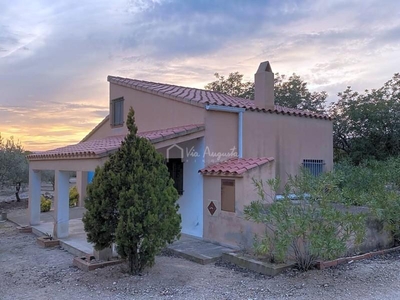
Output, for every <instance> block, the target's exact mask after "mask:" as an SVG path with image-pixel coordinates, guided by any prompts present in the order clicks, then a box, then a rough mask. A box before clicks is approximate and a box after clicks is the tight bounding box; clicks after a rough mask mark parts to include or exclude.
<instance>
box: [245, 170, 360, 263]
mask: <svg viewBox="0 0 400 300" xmlns="http://www.w3.org/2000/svg"><path fill="white" fill-rule="evenodd" d="M254 184H255V186H256V188H257V191H258V194H259V197H260V200H258V201H254V202H252V203H251V204H250V205H249V206H246V207H245V211H244V212H245V216H246V219H248V220H252V221H255V222H257V223H262V224H265V225H266V228H267V233H266V235H265V236H263V237H262V238H261V239H259V238H258V237H255V250H256V253H258V254H261V255H266V256H267V257H268V258H269V259H270V260H271V261H272V262H285V261H287V260H289V259H291V258H294V259H295V261H296V263H297V266H298V267H299V268H300V269H301V270H308V269H310V268H311V267H312V266H313V265H314V264H315V263H316V261H317V260H318V259H333V258H337V257H339V256H340V255H342V254H344V253H345V252H346V250H347V247H346V243H347V242H348V241H349V240H350V238H352V237H355V240H356V243H359V242H361V241H362V239H363V237H364V233H365V215H363V214H352V213H351V212H349V211H348V209H346V207H344V206H343V207H338V206H337V202H339V199H338V197H339V196H340V193H338V182H336V180H335V177H334V176H333V175H332V174H331V173H326V174H323V175H321V176H319V177H313V176H312V175H311V174H309V173H308V172H306V171H304V170H303V171H302V172H301V174H300V175H298V176H295V177H292V176H290V177H289V179H288V183H287V184H286V185H285V190H284V193H283V199H282V200H275V194H276V191H277V189H278V187H279V186H280V181H279V179H271V180H268V181H267V184H268V185H269V186H270V187H271V189H272V190H273V192H274V193H273V195H267V194H266V192H265V189H264V183H263V181H257V180H254ZM293 194H295V195H296V196H297V197H296V200H294V199H293ZM271 201H272V203H271Z"/></svg>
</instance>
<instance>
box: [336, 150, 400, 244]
mask: <svg viewBox="0 0 400 300" xmlns="http://www.w3.org/2000/svg"><path fill="white" fill-rule="evenodd" d="M333 175H334V177H335V180H337V181H338V182H339V185H338V186H339V190H338V193H340V195H341V201H342V202H343V203H346V204H351V205H358V206H366V207H368V208H369V209H370V212H371V214H372V215H373V216H374V217H375V218H377V219H378V220H380V221H382V222H383V224H384V226H385V229H386V230H389V231H391V232H392V233H393V235H394V237H395V239H396V240H398V241H399V240H400V157H397V158H396V157H392V158H389V159H387V160H385V161H376V160H366V161H364V162H363V163H361V164H360V165H358V166H354V165H352V164H350V163H349V162H341V163H339V164H337V165H336V166H335V170H334V172H333Z"/></svg>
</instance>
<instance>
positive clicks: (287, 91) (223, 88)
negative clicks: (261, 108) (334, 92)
mask: <svg viewBox="0 0 400 300" xmlns="http://www.w3.org/2000/svg"><path fill="white" fill-rule="evenodd" d="M214 75H215V77H216V78H217V80H216V81H213V82H210V83H209V84H207V85H206V86H205V89H207V90H212V91H215V92H220V93H224V94H227V95H230V96H235V97H242V98H246V99H250V100H253V99H254V83H253V82H250V81H247V82H243V75H242V74H240V73H239V72H235V73H230V74H229V76H228V78H227V79H225V77H224V76H221V75H219V74H218V73H215V74H214ZM274 92H275V104H278V105H282V106H285V107H289V108H296V109H303V110H309V111H312V112H317V113H323V112H324V110H325V108H324V105H325V101H326V98H327V97H328V94H327V93H326V92H310V91H309V89H308V87H307V83H306V82H305V81H303V80H302V79H301V77H300V76H298V75H296V74H293V75H292V76H290V77H289V78H288V79H287V78H286V76H285V75H279V73H276V74H275V86H274Z"/></svg>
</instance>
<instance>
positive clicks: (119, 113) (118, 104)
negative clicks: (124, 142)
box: [111, 98, 124, 126]
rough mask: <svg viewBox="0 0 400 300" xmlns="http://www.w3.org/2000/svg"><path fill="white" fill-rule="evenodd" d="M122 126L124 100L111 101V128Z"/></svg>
mask: <svg viewBox="0 0 400 300" xmlns="http://www.w3.org/2000/svg"><path fill="white" fill-rule="evenodd" d="M123 124H124V98H118V99H114V100H111V126H121V125H123Z"/></svg>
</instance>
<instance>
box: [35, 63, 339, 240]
mask: <svg viewBox="0 0 400 300" xmlns="http://www.w3.org/2000/svg"><path fill="white" fill-rule="evenodd" d="M264 73H265V74H264ZM255 79H256V90H255V91H256V99H255V101H252V100H247V99H242V98H238V97H232V96H228V95H224V94H220V93H215V92H210V91H205V90H199V89H192V88H185V87H179V86H173V85H166V84H159V83H152V82H146V81H140V80H133V79H127V78H120V77H113V76H110V77H109V79H108V80H109V82H110V99H109V103H108V104H109V105H110V115H109V116H107V117H106V118H105V119H104V120H103V121H102V122H101V123H100V124H99V125H98V126H96V127H95V128H94V129H93V130H92V131H91V132H90V133H89V134H88V135H87V136H86V137H85V138H84V139H83V141H82V142H81V143H79V144H77V145H72V146H71V147H70V148H68V147H64V148H62V149H61V148H60V149H55V150H51V151H49V152H48V153H47V154H46V152H45V153H43V155H41V156H40V155H37V156H32V157H31V158H30V167H31V169H32V170H51V169H53V170H60V171H78V172H79V173H78V180H79V182H78V188H79V190H80V194H81V195H84V194H85V192H84V190H85V188H86V181H85V180H86V178H87V177H85V174H86V172H88V171H93V170H94V169H95V167H96V166H97V165H102V164H103V163H104V161H105V160H106V159H107V155H109V153H112V151H113V149H114V148H115V149H114V151H115V150H116V149H117V148H118V145H115V147H114V148H113V149H107V151H105V152H104V151H103V152H101V151H102V150H101V149H99V150H98V151H97V152H93V153H92V152H90V151H92V148H90V151H85V147H89V146H90V147H93V145H100V144H104V141H105V140H110V137H111V138H113V137H115V138H117V137H118V139H119V140H122V139H123V136H124V135H126V134H127V132H128V131H127V128H126V124H125V122H126V117H127V114H128V111H129V109H130V107H133V109H134V110H135V121H136V124H137V127H138V132H139V133H142V134H143V135H142V136H144V137H146V138H149V139H151V138H152V143H153V144H154V146H155V147H156V149H158V151H159V152H160V153H162V154H163V155H164V156H166V158H168V156H169V157H174V158H178V157H181V159H182V160H183V161H184V167H183V176H184V183H183V186H184V192H183V195H182V196H181V198H180V200H179V201H180V202H179V204H180V205H181V210H180V212H181V214H182V219H183V223H182V231H183V232H184V233H187V234H191V235H195V236H198V237H203V238H204V239H207V240H211V241H214V242H218V243H221V244H227V245H232V246H238V247H251V243H252V240H253V236H254V234H256V233H258V234H262V233H263V231H264V228H263V226H261V225H257V224H254V223H252V222H250V221H247V220H245V218H244V215H243V210H244V207H245V205H248V204H250V202H251V201H253V200H256V199H257V194H256V192H255V190H254V186H253V184H252V179H253V178H255V179H262V180H267V179H270V178H274V177H275V176H279V177H280V178H281V179H282V182H283V183H284V182H285V180H286V178H287V175H288V174H293V175H294V174H297V173H298V172H299V169H300V166H301V165H302V163H303V160H304V159H314V160H321V161H323V162H324V170H325V171H329V170H331V169H332V167H333V134H332V132H333V130H332V122H331V120H330V119H329V117H327V116H324V115H318V114H313V113H310V112H302V111H298V110H293V109H287V108H282V107H279V106H276V105H274V103H273V101H274V99H273V91H271V89H273V74H272V70H271V67H270V65H269V63H268V62H264V63H262V64H260V67H259V69H258V71H257V74H256V77H255ZM114 99H123V109H122V111H123V124H122V125H121V126H112V125H111V124H112V120H111V118H112V115H113V114H112V101H113V100H114ZM182 128H183V129H182ZM148 132H154V134H153V133H151V134H149V135H146V133H148ZM171 132H172V133H173V136H170V135H168V134H169V133H171ZM166 133H168V134H166ZM157 134H158V136H157ZM171 147H172V148H173V149H172V148H171ZM71 149H72V150H71ZM74 149H83V150H82V151H81V150H80V152H79V153H76V152H74ZM239 149H241V150H242V151H239ZM69 151H70V152H69ZM46 155H47V156H46ZM240 156H241V157H242V158H243V159H250V158H256V159H257V158H263V157H264V158H265V157H272V158H273V161H270V162H268V163H265V164H262V165H257V164H254V165H251V164H249V166H248V167H246V168H248V170H247V169H246V172H244V173H241V174H237V173H235V171H234V170H232V171H231V172H230V171H229V170H228V171H226V170H225V171H223V172H222V171H221V172H220V173H218V172H216V173H215V174H212V175H209V174H208V175H205V173H201V172H200V173H199V170H202V169H204V168H207V167H208V166H211V165H215V164H218V163H220V162H224V161H226V160H228V159H231V158H232V157H239V158H241V157H240ZM224 178H231V179H234V180H235V199H234V201H235V212H228V211H222V210H221V179H224ZM210 202H213V203H214V205H215V207H216V211H215V212H214V213H213V214H211V213H210V211H209V210H208V206H209V204H210ZM80 203H81V204H82V203H83V201H82V199H81V201H80Z"/></svg>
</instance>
